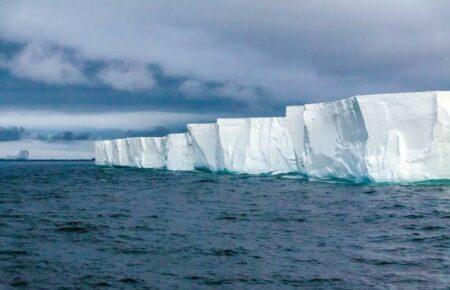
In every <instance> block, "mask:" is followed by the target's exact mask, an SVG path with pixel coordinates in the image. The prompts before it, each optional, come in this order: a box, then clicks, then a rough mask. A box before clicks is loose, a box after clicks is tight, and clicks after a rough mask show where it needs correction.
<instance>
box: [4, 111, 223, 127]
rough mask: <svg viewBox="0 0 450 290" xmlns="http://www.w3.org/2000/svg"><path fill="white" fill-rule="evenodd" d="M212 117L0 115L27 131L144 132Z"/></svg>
mask: <svg viewBox="0 0 450 290" xmlns="http://www.w3.org/2000/svg"><path fill="white" fill-rule="evenodd" d="M214 117H215V116H214V115H211V114H195V113H174V112H172V113H171V112H162V111H139V112H103V113H95V112H91V113H64V112H58V111H42V110H36V111H24V110H19V111H17V110H16V111H11V110H5V111H0V124H2V126H5V127H9V126H20V127H25V128H27V129H28V130H62V131H71V130H77V131H80V130H108V129H109V130H112V129H117V130H130V129H134V130H147V129H149V128H155V127H158V126H165V127H171V126H179V125H180V124H183V126H185V124H186V123H190V122H201V121H211V120H214Z"/></svg>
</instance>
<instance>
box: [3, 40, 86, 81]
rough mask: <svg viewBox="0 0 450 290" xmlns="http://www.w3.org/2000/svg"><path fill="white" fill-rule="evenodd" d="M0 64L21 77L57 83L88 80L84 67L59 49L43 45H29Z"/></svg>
mask: <svg viewBox="0 0 450 290" xmlns="http://www.w3.org/2000/svg"><path fill="white" fill-rule="evenodd" d="M0 66H2V67H3V68H8V69H9V71H10V72H11V73H12V74H13V75H15V76H17V77H20V78H26V79H30V80H34V81H40V82H45V83H49V84H56V85H73V84H83V83H86V82H87V80H86V78H85V76H84V75H83V72H82V68H81V67H80V66H79V65H76V64H74V63H72V62H71V61H69V60H68V59H67V58H66V57H65V56H64V54H63V52H61V51H59V50H55V49H52V48H49V47H45V46H42V45H36V44H30V45H27V46H26V47H25V48H24V49H23V50H22V51H21V52H19V53H18V54H16V55H15V56H14V57H13V58H12V59H11V60H9V61H8V60H5V59H3V61H0Z"/></svg>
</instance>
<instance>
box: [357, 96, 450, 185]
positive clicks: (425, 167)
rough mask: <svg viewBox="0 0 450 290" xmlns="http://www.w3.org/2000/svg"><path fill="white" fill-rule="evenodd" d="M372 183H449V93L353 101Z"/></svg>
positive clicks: (381, 97)
mask: <svg viewBox="0 0 450 290" xmlns="http://www.w3.org/2000/svg"><path fill="white" fill-rule="evenodd" d="M356 99H357V100H358V104H359V106H360V108H361V112H362V116H363V118H364V123H365V126H366V129H367V133H368V140H367V145H366V155H367V157H366V166H367V171H368V175H369V176H370V177H371V178H372V179H373V180H375V181H415V180H427V179H441V178H450V162H449V158H450V150H449V149H450V148H449V146H450V142H449V141H450V139H449V138H450V137H449V135H450V130H449V129H450V127H449V122H450V118H449V110H450V94H449V92H422V93H402V94H383V95H369V96H357V97H356Z"/></svg>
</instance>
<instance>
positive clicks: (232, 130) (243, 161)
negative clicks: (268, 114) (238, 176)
mask: <svg viewBox="0 0 450 290" xmlns="http://www.w3.org/2000/svg"><path fill="white" fill-rule="evenodd" d="M217 126H218V134H219V144H220V146H221V150H220V151H221V152H222V156H223V163H224V168H225V169H226V170H227V171H230V172H237V173H249V174H260V173H287V172H294V171H296V170H297V167H296V163H295V162H296V161H295V155H294V149H293V146H292V141H291V138H290V137H289V134H288V132H287V128H286V120H285V118H284V117H278V118H243V119H218V120H217Z"/></svg>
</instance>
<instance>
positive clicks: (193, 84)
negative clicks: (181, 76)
mask: <svg viewBox="0 0 450 290" xmlns="http://www.w3.org/2000/svg"><path fill="white" fill-rule="evenodd" d="M179 89H180V91H181V92H182V93H183V94H184V95H186V96H187V97H188V98H192V99H205V98H207V97H209V95H208V88H207V87H206V86H205V85H204V84H203V83H202V82H199V81H196V80H186V81H184V82H182V83H181V84H180V86H179Z"/></svg>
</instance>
